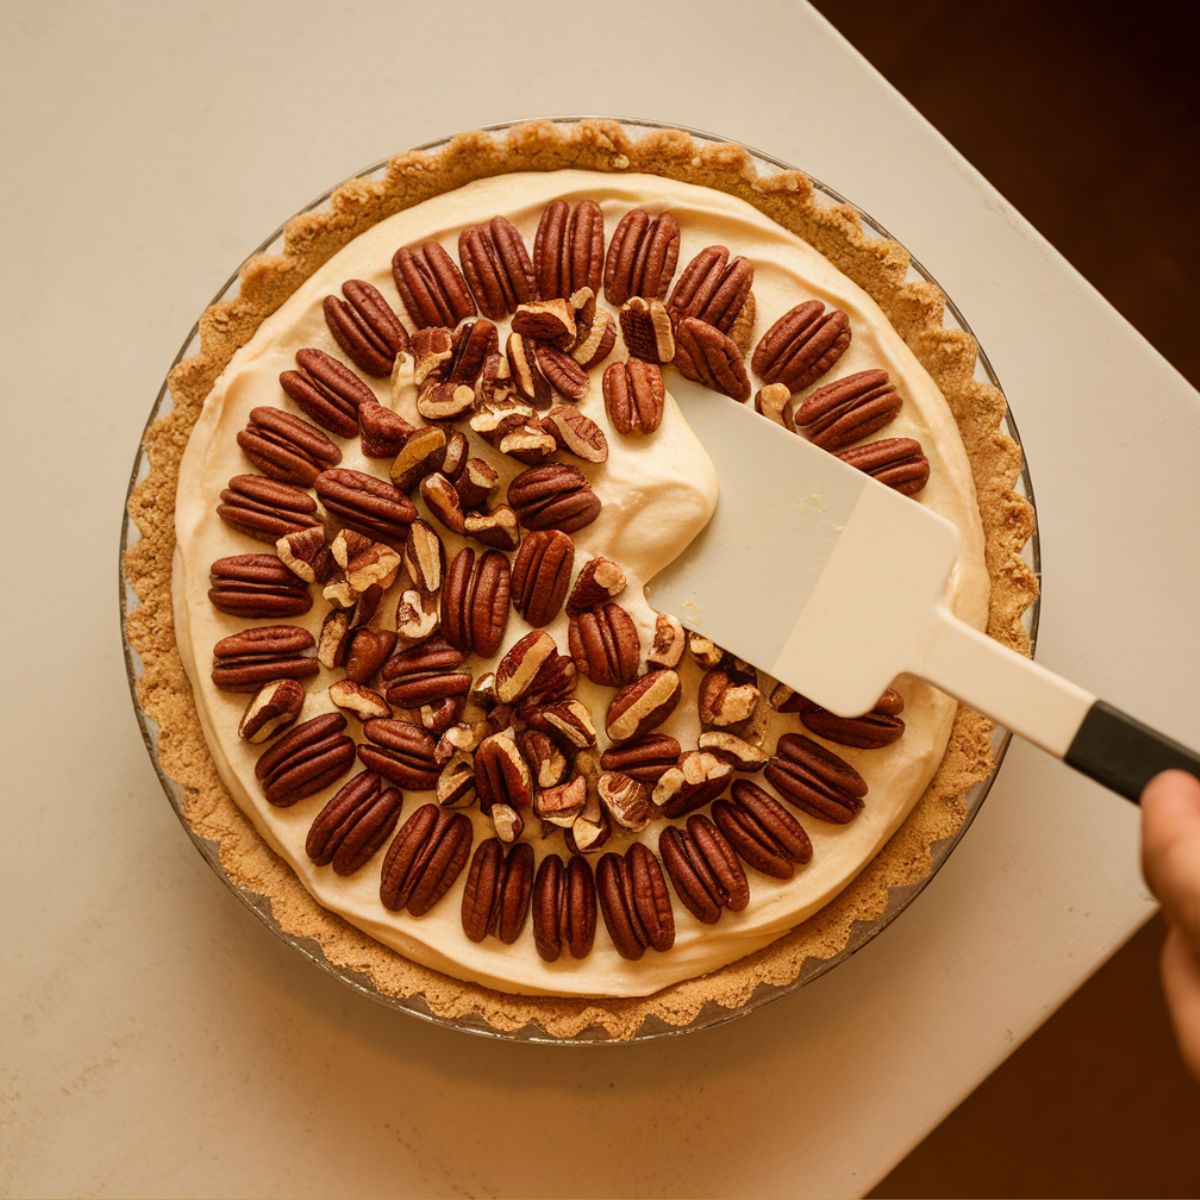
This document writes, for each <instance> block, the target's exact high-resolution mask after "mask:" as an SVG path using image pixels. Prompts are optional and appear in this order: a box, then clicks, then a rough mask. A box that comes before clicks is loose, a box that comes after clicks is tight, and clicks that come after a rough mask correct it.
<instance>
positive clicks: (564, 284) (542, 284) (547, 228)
mask: <svg viewBox="0 0 1200 1200" xmlns="http://www.w3.org/2000/svg"><path fill="white" fill-rule="evenodd" d="M533 270H534V276H535V278H536V280H537V289H538V295H539V296H540V297H541V298H542V299H543V300H553V299H555V298H556V297H569V296H570V295H571V294H572V293H573V292H575V291H578V290H579V289H580V288H585V287H589V288H591V289H592V291H593V292H596V293H598V292H599V291H600V279H601V275H602V274H603V271H604V214H603V213H602V212H601V211H600V206H599V205H598V204H597V203H596V202H595V201H593V200H581V201H580V202H579V203H578V204H577V205H575V207H574V208H572V207H571V206H570V205H569V204H568V203H567V202H566V201H565V200H555V201H553V202H552V203H551V204H549V205H548V206H547V208H546V211H545V212H544V213H542V219H541V220H540V221H539V222H538V227H537V233H536V235H535V236H534V239H533Z"/></svg>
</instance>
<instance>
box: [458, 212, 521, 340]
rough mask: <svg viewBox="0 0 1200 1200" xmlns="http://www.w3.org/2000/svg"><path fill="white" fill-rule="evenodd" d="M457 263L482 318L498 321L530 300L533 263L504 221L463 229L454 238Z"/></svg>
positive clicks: (494, 218) (502, 218) (501, 219)
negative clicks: (460, 264)
mask: <svg viewBox="0 0 1200 1200" xmlns="http://www.w3.org/2000/svg"><path fill="white" fill-rule="evenodd" d="M458 260H459V262H461V263H462V269H463V274H464V275H465V276H466V279H467V284H468V285H469V286H470V289H471V291H472V293H473V294H474V296H475V299H476V301H477V302H478V304H479V311H480V312H481V313H483V315H484V316H485V317H490V318H491V319H492V320H493V321H499V320H502V319H503V318H504V317H507V316H508V315H509V314H510V313H512V312H515V311H516V308H517V306H518V305H519V304H524V303H526V302H527V301H529V300H532V299H533V296H534V291H535V287H536V285H535V282H534V277H533V262H532V261H531V259H530V257H529V251H528V250H527V249H526V248H525V241H524V239H523V238H522V237H521V235H520V234H519V233H518V232H517V228H516V226H515V225H514V224H513V223H512V222H511V221H510V220H509V219H508V218H507V217H493V218H492V219H491V220H490V221H489V222H488V223H487V224H486V225H472V226H470V227H468V228H467V229H464V230H463V231H462V233H460V234H459V235H458Z"/></svg>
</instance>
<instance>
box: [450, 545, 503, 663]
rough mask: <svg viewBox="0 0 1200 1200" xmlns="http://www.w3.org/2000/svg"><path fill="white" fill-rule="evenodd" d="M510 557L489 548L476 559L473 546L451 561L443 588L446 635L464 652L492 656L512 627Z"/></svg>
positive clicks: (484, 656)
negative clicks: (509, 604) (509, 602)
mask: <svg viewBox="0 0 1200 1200" xmlns="http://www.w3.org/2000/svg"><path fill="white" fill-rule="evenodd" d="M509 589H510V575H509V566H508V559H507V558H506V557H505V556H504V555H503V554H502V553H500V551H499V550H486V551H484V553H483V554H482V555H481V556H480V558H479V561H478V564H477V563H476V561H475V551H474V550H472V549H470V547H465V548H464V549H462V550H460V551H459V552H458V553H457V554H456V555H455V556H454V558H453V559H452V560H451V562H450V566H449V568H448V569H447V571H446V581H445V583H444V585H443V587H442V636H443V637H444V638H445V639H446V641H448V642H449V643H450V645H452V646H454V647H456V648H457V649H459V650H461V651H462V652H463V653H464V654H469V653H471V651H474V652H475V653H476V654H478V655H479V656H480V657H481V658H491V656H492V655H493V654H495V653H496V651H497V650H499V649H500V640H501V639H502V638H503V637H504V630H505V628H506V627H507V626H508V599H509Z"/></svg>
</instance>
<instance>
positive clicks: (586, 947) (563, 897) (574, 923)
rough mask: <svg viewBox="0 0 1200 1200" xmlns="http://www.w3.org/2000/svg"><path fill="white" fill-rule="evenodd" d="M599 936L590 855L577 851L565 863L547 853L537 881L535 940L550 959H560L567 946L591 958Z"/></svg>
mask: <svg viewBox="0 0 1200 1200" xmlns="http://www.w3.org/2000/svg"><path fill="white" fill-rule="evenodd" d="M595 938H596V880H595V877H594V876H593V875H592V868H591V866H590V865H589V863H588V861H587V859H586V858H581V857H580V856H579V855H578V854H573V855H571V857H570V858H569V859H568V860H567V865H566V866H565V867H564V866H563V860H562V859H561V858H559V856H558V855H557V854H547V855H546V857H545V858H543V859H542V861H541V865H540V866H539V867H538V871H537V878H536V879H535V880H534V884H533V942H534V945H535V946H536V947H537V952H538V954H539V955H540V956H541V957H542V958H543V959H544V960H545V961H546V962H557V961H558V959H559V957H560V956H561V955H562V952H563V950H564V949H565V950H566V951H567V953H568V954H569V955H570V956H571V957H572V958H587V956H588V955H589V954H590V953H591V951H592V944H593V943H594V941H595Z"/></svg>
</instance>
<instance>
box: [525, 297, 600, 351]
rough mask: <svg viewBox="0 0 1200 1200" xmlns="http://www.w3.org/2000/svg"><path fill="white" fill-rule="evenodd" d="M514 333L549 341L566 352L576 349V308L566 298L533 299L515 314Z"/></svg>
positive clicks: (536, 340) (577, 332)
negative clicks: (574, 347) (572, 348)
mask: <svg viewBox="0 0 1200 1200" xmlns="http://www.w3.org/2000/svg"><path fill="white" fill-rule="evenodd" d="M593 319H594V314H593ZM512 330H513V333H519V334H520V335H521V336H522V337H523V338H530V339H532V340H533V341H535V342H547V343H549V344H550V345H551V346H557V347H558V348H559V349H564V350H569V349H570V348H571V347H573V346H574V345H575V341H576V339H577V338H578V336H579V331H578V329H577V328H576V325H575V309H574V306H573V305H572V304H571V301H570V300H564V299H557V300H534V301H533V302H532V303H529V304H522V305H521V307H520V308H518V309H517V311H516V312H515V313H514V314H513V319H512Z"/></svg>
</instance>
